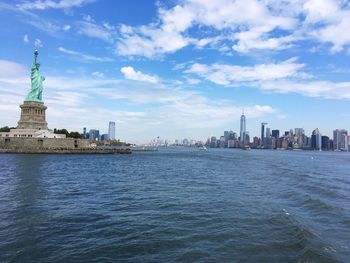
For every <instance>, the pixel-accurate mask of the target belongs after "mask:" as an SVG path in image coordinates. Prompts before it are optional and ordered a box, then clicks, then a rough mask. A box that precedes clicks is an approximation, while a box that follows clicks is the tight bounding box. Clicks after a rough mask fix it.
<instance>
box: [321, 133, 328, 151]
mask: <svg viewBox="0 0 350 263" xmlns="http://www.w3.org/2000/svg"><path fill="white" fill-rule="evenodd" d="M321 140H322V151H328V150H330V145H329V137H328V136H322V137H321Z"/></svg>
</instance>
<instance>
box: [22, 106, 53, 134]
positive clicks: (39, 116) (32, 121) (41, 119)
mask: <svg viewBox="0 0 350 263" xmlns="http://www.w3.org/2000/svg"><path fill="white" fill-rule="evenodd" d="M20 108H21V118H20V120H19V122H18V126H17V129H37V130H47V122H46V115H45V111H46V109H47V107H46V106H45V105H44V103H42V102H34V101H25V102H24V103H23V104H22V105H21V106H20Z"/></svg>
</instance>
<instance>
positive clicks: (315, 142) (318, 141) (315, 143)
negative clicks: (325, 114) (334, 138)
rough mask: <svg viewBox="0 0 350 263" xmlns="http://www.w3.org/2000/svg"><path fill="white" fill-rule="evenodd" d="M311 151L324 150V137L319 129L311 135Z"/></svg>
mask: <svg viewBox="0 0 350 263" xmlns="http://www.w3.org/2000/svg"><path fill="white" fill-rule="evenodd" d="M311 149H314V150H321V149H322V135H321V133H320V131H319V129H318V128H316V129H315V130H313V132H312V135H311Z"/></svg>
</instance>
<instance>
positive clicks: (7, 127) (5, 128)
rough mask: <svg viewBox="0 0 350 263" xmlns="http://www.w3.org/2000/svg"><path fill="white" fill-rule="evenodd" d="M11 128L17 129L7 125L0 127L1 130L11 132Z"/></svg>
mask: <svg viewBox="0 0 350 263" xmlns="http://www.w3.org/2000/svg"><path fill="white" fill-rule="evenodd" d="M11 129H16V128H15V127H9V126H5V127H2V128H0V132H10V130H11Z"/></svg>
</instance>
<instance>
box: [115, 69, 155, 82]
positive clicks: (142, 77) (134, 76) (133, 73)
mask: <svg viewBox="0 0 350 263" xmlns="http://www.w3.org/2000/svg"><path fill="white" fill-rule="evenodd" d="M120 72H121V73H123V75H124V78H126V79H129V80H137V81H144V82H150V83H158V78H157V77H155V76H151V75H147V74H144V73H142V72H141V71H137V70H135V69H134V68H133V67H130V66H128V67H122V68H121V69H120Z"/></svg>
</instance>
